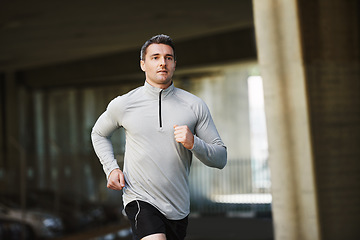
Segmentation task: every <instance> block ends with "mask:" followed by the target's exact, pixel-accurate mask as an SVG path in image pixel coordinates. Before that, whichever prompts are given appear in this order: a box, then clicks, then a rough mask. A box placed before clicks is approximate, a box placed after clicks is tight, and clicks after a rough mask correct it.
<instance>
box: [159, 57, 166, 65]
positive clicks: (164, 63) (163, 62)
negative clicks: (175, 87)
mask: <svg viewBox="0 0 360 240" xmlns="http://www.w3.org/2000/svg"><path fill="white" fill-rule="evenodd" d="M165 65H166V61H165V58H160V66H165Z"/></svg>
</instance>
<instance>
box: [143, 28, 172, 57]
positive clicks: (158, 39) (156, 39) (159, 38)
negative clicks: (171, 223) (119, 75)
mask: <svg viewBox="0 0 360 240" xmlns="http://www.w3.org/2000/svg"><path fill="white" fill-rule="evenodd" d="M153 43H155V44H165V45H169V46H170V47H171V48H172V49H173V52H174V59H176V54H175V44H174V41H173V40H172V39H171V38H170V37H169V36H168V35H165V34H159V35H156V36H153V37H152V38H150V39H149V40H147V41H146V42H145V43H144V45H143V46H142V47H141V51H140V60H145V55H146V49H147V48H148V47H149V46H150V45H151V44H153Z"/></svg>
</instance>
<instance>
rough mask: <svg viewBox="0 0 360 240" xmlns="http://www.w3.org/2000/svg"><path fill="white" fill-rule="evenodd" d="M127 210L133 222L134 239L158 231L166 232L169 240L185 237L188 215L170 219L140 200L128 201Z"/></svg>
mask: <svg viewBox="0 0 360 240" xmlns="http://www.w3.org/2000/svg"><path fill="white" fill-rule="evenodd" d="M125 212H126V215H127V217H128V218H129V220H130V223H131V228H132V231H133V237H134V240H140V239H141V238H143V237H146V236H149V235H152V234H156V233H164V234H165V235H166V239H167V240H183V239H185V236H186V229H187V225H188V217H185V218H184V219H181V220H169V219H167V218H166V217H165V216H164V215H163V214H162V213H161V212H160V211H159V210H157V209H156V208H155V207H154V206H152V205H151V204H149V203H146V202H143V201H139V200H136V201H132V202H130V203H128V204H127V205H126V207H125Z"/></svg>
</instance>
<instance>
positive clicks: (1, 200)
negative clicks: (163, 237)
mask: <svg viewBox="0 0 360 240" xmlns="http://www.w3.org/2000/svg"><path fill="white" fill-rule="evenodd" d="M359 12H360V2H359V1H357V0H348V1H341V0H332V1H327V0H314V1H311V2H309V1H302V0H253V1H252V0H223V1H212V0H207V1H205V0H197V1H188V0H183V1H168V2H151V1H142V0H140V1H133V2H121V1H115V0H109V1H93V0H87V1H85V0H77V1H67V0H66V1H58V0H55V1H45V0H38V1H32V2H29V1H23V2H22V1H1V2H0V94H1V95H0V116H1V118H0V239H63V240H70V239H77V240H80V239H97V240H102V239H109V240H110V239H113V240H115V239H131V236H130V235H131V231H130V228H129V224H128V222H127V220H126V218H125V217H124V215H123V206H122V192H119V191H113V190H109V189H107V188H106V178H105V174H104V173H103V170H102V166H101V164H100V163H99V160H98V159H97V157H96V155H95V153H94V151H93V148H92V144H91V140H90V132H91V129H92V127H93V125H94V123H95V121H96V120H97V118H98V117H99V116H100V114H101V113H102V112H103V111H104V110H105V109H106V106H107V104H108V103H109V101H110V100H112V99H113V98H115V97H116V96H118V95H121V94H124V93H126V92H128V91H129V90H131V89H133V88H136V87H138V86H141V85H143V84H144V79H145V78H144V74H143V72H142V71H141V69H140V67H139V55H140V48H141V46H142V44H143V43H144V42H145V41H146V40H147V39H149V38H150V37H152V36H154V35H156V34H161V33H164V34H167V35H170V36H171V37H172V38H173V39H174V41H175V44H176V51H177V70H176V72H175V75H174V79H173V80H174V83H175V86H176V87H179V88H183V89H185V90H187V91H190V92H192V93H193V94H195V95H197V96H199V97H201V98H202V99H203V100H204V101H205V102H206V103H207V105H208V106H209V109H210V111H211V114H212V116H213V118H214V121H215V124H216V126H217V128H218V131H219V133H220V135H221V137H222V139H223V141H224V143H225V144H226V146H227V148H228V164H227V166H226V167H225V168H224V169H223V170H217V169H211V168H208V167H206V166H205V165H203V164H201V162H200V161H198V160H197V159H194V161H193V164H192V168H191V173H190V189H191V215H190V222H189V229H188V237H187V239H189V240H194V239H197V240H200V239H214V240H215V239H221V240H232V239H246V240H250V239H251V240H255V239H256V240H265V239H266V240H270V239H277V240H279V239H286V240H292V239H294V240H303V239H304V240H315V239H359V238H360V232H359V228H358V221H359V218H360V161H359V160H360V159H359V157H360V150H359V149H360V145H359V144H360V141H359V140H360V110H359V109H360V95H359V92H360V78H359V76H360V48H359V43H360V39H359V30H360V27H359V26H360V16H359ZM112 141H113V145H114V150H115V155H116V159H117V160H118V162H119V165H120V166H122V162H123V154H124V144H125V135H124V131H123V129H119V130H118V131H117V132H115V134H114V135H113V136H112Z"/></svg>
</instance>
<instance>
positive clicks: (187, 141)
mask: <svg viewBox="0 0 360 240" xmlns="http://www.w3.org/2000/svg"><path fill="white" fill-rule="evenodd" d="M174 130H175V131H174V136H175V141H176V142H178V143H181V144H182V145H183V146H184V147H185V148H187V149H192V148H193V146H194V135H193V134H192V132H191V131H190V129H189V127H188V126H186V125H184V126H178V125H174Z"/></svg>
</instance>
